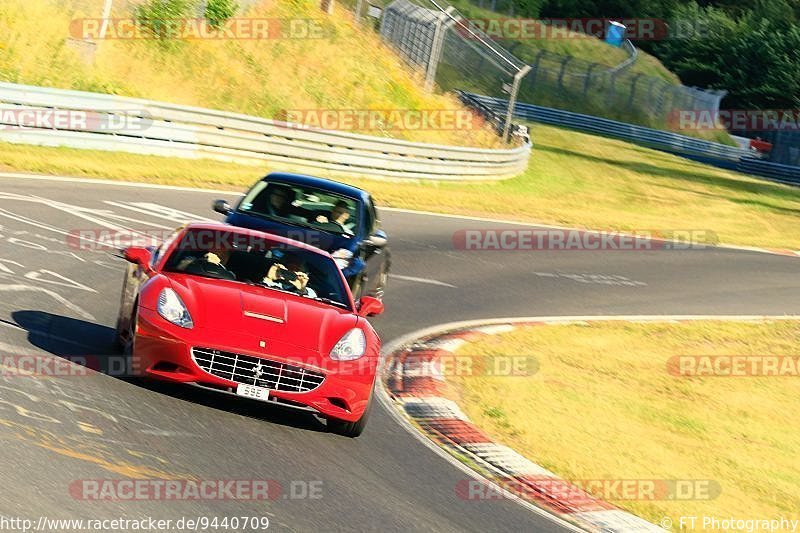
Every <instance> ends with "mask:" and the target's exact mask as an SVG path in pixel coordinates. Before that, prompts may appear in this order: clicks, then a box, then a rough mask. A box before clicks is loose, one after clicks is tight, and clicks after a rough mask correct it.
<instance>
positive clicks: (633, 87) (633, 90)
mask: <svg viewBox="0 0 800 533" xmlns="http://www.w3.org/2000/svg"><path fill="white" fill-rule="evenodd" d="M642 75H643V74H642V73H641V72H639V73H638V74H636V75H635V76H634V77H633V79H632V80H631V92H630V93H628V109H630V108H631V107H632V106H633V97H634V96H635V95H636V82H638V81H639V78H641V77H642Z"/></svg>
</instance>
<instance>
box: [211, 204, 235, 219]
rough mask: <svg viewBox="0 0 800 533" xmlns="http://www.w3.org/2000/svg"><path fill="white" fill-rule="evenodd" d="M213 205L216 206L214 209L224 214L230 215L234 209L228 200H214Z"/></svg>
mask: <svg viewBox="0 0 800 533" xmlns="http://www.w3.org/2000/svg"><path fill="white" fill-rule="evenodd" d="M211 207H213V208H214V211H216V212H217V213H222V214H223V215H230V214H231V211H232V209H231V205H230V204H229V203H228V202H227V201H226V200H214V202H213V203H212V204H211Z"/></svg>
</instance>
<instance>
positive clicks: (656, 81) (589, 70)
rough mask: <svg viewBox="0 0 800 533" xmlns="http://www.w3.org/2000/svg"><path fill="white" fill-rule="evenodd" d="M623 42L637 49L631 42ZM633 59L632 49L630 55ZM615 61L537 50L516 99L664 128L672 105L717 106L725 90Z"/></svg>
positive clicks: (709, 107)
mask: <svg viewBox="0 0 800 533" xmlns="http://www.w3.org/2000/svg"><path fill="white" fill-rule="evenodd" d="M626 46H628V47H630V49H631V50H633V51H635V48H633V45H631V44H630V43H628V44H627V45H626ZM631 59H633V60H635V59H636V55H635V53H634V54H632V55H631ZM633 64H634V61H630V60H629V61H626V62H624V63H622V64H620V65H618V66H616V67H609V66H607V65H603V64H601V63H593V62H589V61H585V60H582V59H578V58H575V57H572V56H566V55H560V54H555V53H552V52H549V51H546V50H539V51H538V52H537V54H536V56H535V57H534V58H533V60H532V61H531V72H530V74H529V75H528V76H527V77H526V78H525V80H524V81H523V84H522V88H521V89H520V100H522V101H524V102H527V103H531V104H536V105H541V106H547V107H555V108H559V109H566V110H568V111H573V112H577V113H584V114H587V115H594V116H599V117H604V118H609V119H613V120H620V121H623V122H631V123H634V124H641V125H643V126H648V127H653V128H662V129H663V128H668V127H669V122H670V118H671V116H672V113H673V110H677V109H707V110H711V111H717V110H718V109H719V105H720V101H721V100H722V97H723V96H724V95H725V91H704V90H701V89H697V88H693V87H686V86H684V85H678V84H675V83H670V82H669V81H667V80H664V79H662V78H658V77H655V76H647V75H644V74H642V73H641V72H635V71H633V70H632V69H631V68H630V67H631V66H632V65H633Z"/></svg>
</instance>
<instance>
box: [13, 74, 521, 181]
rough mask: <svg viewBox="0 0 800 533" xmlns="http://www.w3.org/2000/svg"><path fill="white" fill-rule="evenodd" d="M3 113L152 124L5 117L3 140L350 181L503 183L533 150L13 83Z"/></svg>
mask: <svg viewBox="0 0 800 533" xmlns="http://www.w3.org/2000/svg"><path fill="white" fill-rule="evenodd" d="M0 109H4V110H5V109H12V110H23V109H24V110H38V111H41V112H46V111H47V110H48V109H50V110H73V111H86V112H91V113H94V114H96V115H95V116H98V117H101V118H104V119H113V118H114V117H115V116H123V115H126V116H129V117H130V116H136V117H141V118H142V119H143V120H145V121H147V127H144V128H133V127H125V128H121V129H117V130H114V131H109V130H108V129H104V128H101V127H100V126H99V124H98V125H94V124H88V125H86V127H83V128H80V129H74V128H73V129H70V128H69V127H25V128H15V127H13V126H14V125H15V124H14V123H13V121H9V120H6V119H4V118H0V141H7V142H12V143H22V144H36V145H43V146H67V147H72V148H86V149H94V150H109V151H121V152H133V153H139V154H150V155H161V156H170V157H181V158H192V159H200V158H212V159H220V160H225V161H235V162H240V163H248V164H258V163H263V162H265V161H272V162H277V163H284V164H289V165H295V166H302V167H307V168H311V169H322V170H326V171H331V172H334V173H340V174H346V175H349V176H353V175H366V176H374V177H387V178H412V179H435V180H494V179H502V178H507V177H511V176H515V175H517V174H519V173H520V172H522V171H523V170H524V169H525V168H526V167H527V164H528V159H529V157H530V151H531V145H530V143H527V144H525V145H523V146H519V147H517V148H511V149H498V150H494V149H484V148H468V147H458V146H445V145H435V144H427V143H417V142H410V141H403V140H398V139H390V138H382V137H373V136H369V135H360V134H355V133H349V132H341V131H332V130H321V129H315V128H310V127H306V126H301V125H297V124H290V123H286V122H281V121H277V120H269V119H264V118H259V117H253V116H249V115H242V114H237V113H228V112H224V111H217V110H212V109H204V108H199V107H191V106H183V105H177V104H169V103H163V102H155V101H151V100H143V99H138V98H127V97H120V96H114V95H106V94H96V93H89V92H82V91H71V90H63V89H52V88H45V87H34V86H30V85H16V84H10V83H0ZM0 117H2V115H0ZM92 122H94V121H92ZM4 124H5V126H3V125H4ZM8 126H12V127H8Z"/></svg>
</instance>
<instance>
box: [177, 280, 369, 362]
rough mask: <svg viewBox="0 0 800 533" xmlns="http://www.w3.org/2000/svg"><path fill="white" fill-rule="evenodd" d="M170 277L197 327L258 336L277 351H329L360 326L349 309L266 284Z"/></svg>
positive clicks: (324, 352)
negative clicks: (279, 289)
mask: <svg viewBox="0 0 800 533" xmlns="http://www.w3.org/2000/svg"><path fill="white" fill-rule="evenodd" d="M169 280H170V284H171V286H172V288H173V289H174V290H175V291H176V292H177V293H178V295H179V296H180V297H181V299H182V300H183V302H184V304H185V305H186V307H187V308H188V309H189V313H190V314H191V315H192V320H193V321H194V327H195V329H196V330H203V329H208V330H217V331H226V332H230V333H231V334H236V336H238V335H240V334H246V335H251V336H254V337H258V338H259V339H263V340H265V341H267V342H268V343H269V345H270V347H271V351H272V352H273V353H275V354H276V355H293V354H295V353H297V350H293V348H302V349H303V350H304V351H305V350H312V351H314V352H317V353H323V354H327V353H329V352H330V349H331V348H332V347H333V345H334V344H336V342H337V341H338V340H339V339H340V338H341V337H342V335H344V334H345V333H347V331H349V330H350V329H351V328H354V327H356V325H357V324H358V317H357V316H356V315H355V314H354V313H353V312H352V311H349V310H347V309H340V308H338V307H334V306H331V305H328V304H326V303H323V302H318V301H315V300H312V299H310V298H304V297H302V296H296V295H293V294H288V293H284V292H280V291H276V290H272V289H268V288H265V287H259V286H253V285H246V284H243V283H237V282H233V281H226V280H217V279H210V278H203V277H198V276H190V275H186V274H171V275H170V276H169Z"/></svg>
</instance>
